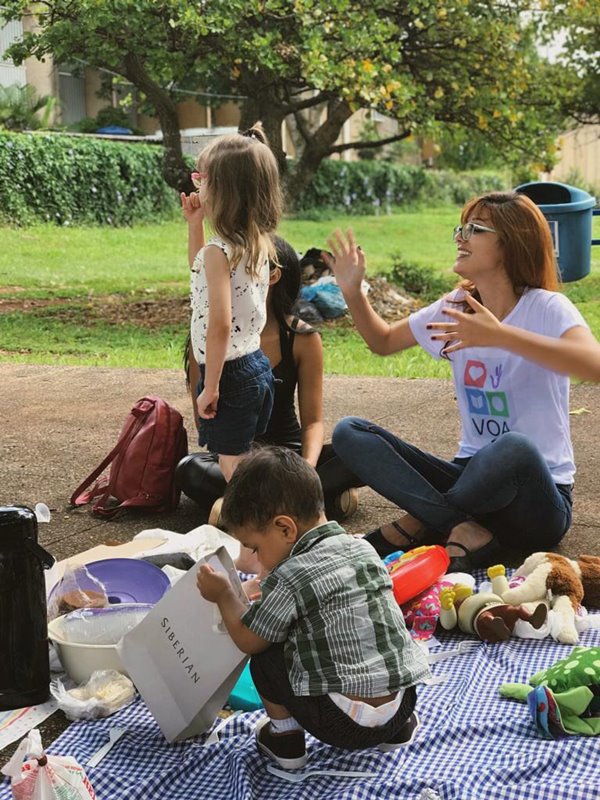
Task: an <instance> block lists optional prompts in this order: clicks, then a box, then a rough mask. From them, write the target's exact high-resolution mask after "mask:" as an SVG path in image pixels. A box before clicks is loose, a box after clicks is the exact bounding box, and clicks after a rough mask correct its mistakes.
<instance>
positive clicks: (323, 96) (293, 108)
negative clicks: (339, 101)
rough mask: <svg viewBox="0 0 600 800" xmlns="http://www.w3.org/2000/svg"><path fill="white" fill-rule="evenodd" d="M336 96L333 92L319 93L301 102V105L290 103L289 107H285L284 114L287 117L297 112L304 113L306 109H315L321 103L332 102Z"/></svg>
mask: <svg viewBox="0 0 600 800" xmlns="http://www.w3.org/2000/svg"><path fill="white" fill-rule="evenodd" d="M334 96H335V95H334V94H333V93H332V92H319V94H316V95H315V96H314V97H308V98H307V99H306V100H301V101H300V102H299V103H292V102H288V104H287V106H283V109H282V110H283V113H284V115H285V116H286V117H287V115H288V114H295V113H296V112H297V111H303V110H304V109H305V108H313V106H318V105H319V104H320V103H325V102H326V101H327V100H331V98H332V97H334Z"/></svg>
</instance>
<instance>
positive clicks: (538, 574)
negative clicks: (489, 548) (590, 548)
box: [492, 553, 600, 644]
mask: <svg viewBox="0 0 600 800" xmlns="http://www.w3.org/2000/svg"><path fill="white" fill-rule="evenodd" d="M500 577H501V576H500ZM513 577H517V578H519V577H520V578H524V580H522V582H521V583H520V584H519V585H518V586H514V587H510V586H509V585H508V582H507V581H506V578H505V579H504V582H502V581H501V580H500V581H498V580H497V581H496V584H494V581H493V579H492V586H493V588H494V591H495V592H496V593H498V594H499V595H500V596H501V598H502V602H504V603H509V604H522V603H531V602H536V601H547V602H548V604H549V606H550V608H551V609H552V610H553V612H554V613H555V614H556V616H557V618H558V626H557V631H556V635H555V638H556V639H557V640H558V641H559V642H562V643H563V644H577V642H578V641H579V634H578V630H577V625H576V614H577V612H578V610H579V608H580V606H581V605H582V603H583V602H584V601H585V604H586V606H587V607H591V608H599V607H600V556H590V555H584V556H580V557H579V558H578V559H577V560H574V559H571V558H566V557H565V556H561V555H558V554H556V553H534V554H533V555H531V556H529V558H527V559H525V561H524V562H523V564H522V565H521V566H520V567H519V568H518V569H517V570H516V572H515V573H514V575H513ZM511 580H512V579H511Z"/></svg>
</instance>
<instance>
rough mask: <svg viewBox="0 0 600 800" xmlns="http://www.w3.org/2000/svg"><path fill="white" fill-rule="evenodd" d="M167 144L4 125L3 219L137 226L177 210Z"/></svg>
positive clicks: (0, 157) (0, 160) (0, 163)
mask: <svg viewBox="0 0 600 800" xmlns="http://www.w3.org/2000/svg"><path fill="white" fill-rule="evenodd" d="M162 156H163V151H162V148H161V147H154V146H151V145H145V144H141V145H140V144H128V145H123V144H118V143H114V142H107V141H100V140H94V139H80V138H76V137H71V136H65V135H60V136H58V135H51V134H41V133H40V134H32V133H29V134H9V133H2V132H0V221H3V222H8V223H12V224H16V225H27V224H31V223H33V222H54V223H56V224H57V225H71V224H101V225H130V224H132V223H133V222H139V221H151V220H157V219H160V218H161V217H163V218H164V217H166V216H170V215H171V214H172V213H173V211H174V209H175V208H176V206H177V203H176V197H175V193H174V192H173V191H172V190H171V189H170V188H169V187H168V186H167V184H166V183H165V182H164V180H163V177H162V171H161V166H162Z"/></svg>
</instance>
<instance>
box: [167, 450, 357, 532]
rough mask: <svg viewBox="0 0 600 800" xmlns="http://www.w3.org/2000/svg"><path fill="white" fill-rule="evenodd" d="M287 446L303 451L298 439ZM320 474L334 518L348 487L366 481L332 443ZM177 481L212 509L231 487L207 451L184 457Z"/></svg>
mask: <svg viewBox="0 0 600 800" xmlns="http://www.w3.org/2000/svg"><path fill="white" fill-rule="evenodd" d="M286 446H287V447H289V448H290V450H295V451H296V452H299V451H300V447H299V445H298V444H297V443H296V442H294V443H290V444H289V445H286ZM317 474H318V475H319V478H320V479H321V485H322V487H323V494H324V495H325V513H326V514H327V516H328V517H329V518H330V519H336V517H337V516H339V512H338V510H337V508H336V505H335V499H336V498H337V497H339V495H341V494H342V492H344V491H346V489H350V488H352V487H357V486H363V482H362V481H361V480H360V478H357V477H356V475H354V474H353V473H352V472H350V470H349V469H348V468H347V467H346V466H345V464H344V463H343V462H342V461H341V460H340V459H339V458H338V456H337V455H336V453H335V450H334V449H333V445H331V444H325V445H323V449H322V450H321V455H320V456H319V461H318V462H317ZM175 481H176V483H177V485H178V486H179V488H180V489H181V491H182V492H183V493H184V494H185V495H187V496H188V497H189V498H190V499H191V500H194V501H195V502H196V503H198V505H200V506H202V508H205V509H210V508H211V506H212V504H213V503H214V502H215V500H217V499H218V498H219V497H223V493H224V492H225V487H226V486H227V482H226V480H225V478H224V477H223V473H222V472H221V469H220V467H219V462H218V456H217V455H216V454H214V453H208V452H206V451H205V452H201V453H191V454H190V455H189V456H186V457H185V458H183V459H182V460H181V461H180V462H179V464H178V465H177V469H176V470H175Z"/></svg>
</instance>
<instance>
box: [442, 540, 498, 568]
mask: <svg viewBox="0 0 600 800" xmlns="http://www.w3.org/2000/svg"><path fill="white" fill-rule="evenodd" d="M449 545H453V546H454V547H460V549H461V550H464V552H465V554H464V556H451V558H450V566H449V567H448V570H447V571H448V572H468V573H471V572H473V570H474V569H477V567H491V566H492V565H493V564H497V563H498V556H499V554H500V551H501V549H502V548H501V547H500V545H499V543H498V540H497V539H495V538H492V539H490V541H489V542H487V543H486V544H484V545H483V546H482V547H479V548H478V549H477V550H469V548H468V547H465V545H464V544H461V543H460V542H446V546H447V547H448V546H449Z"/></svg>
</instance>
